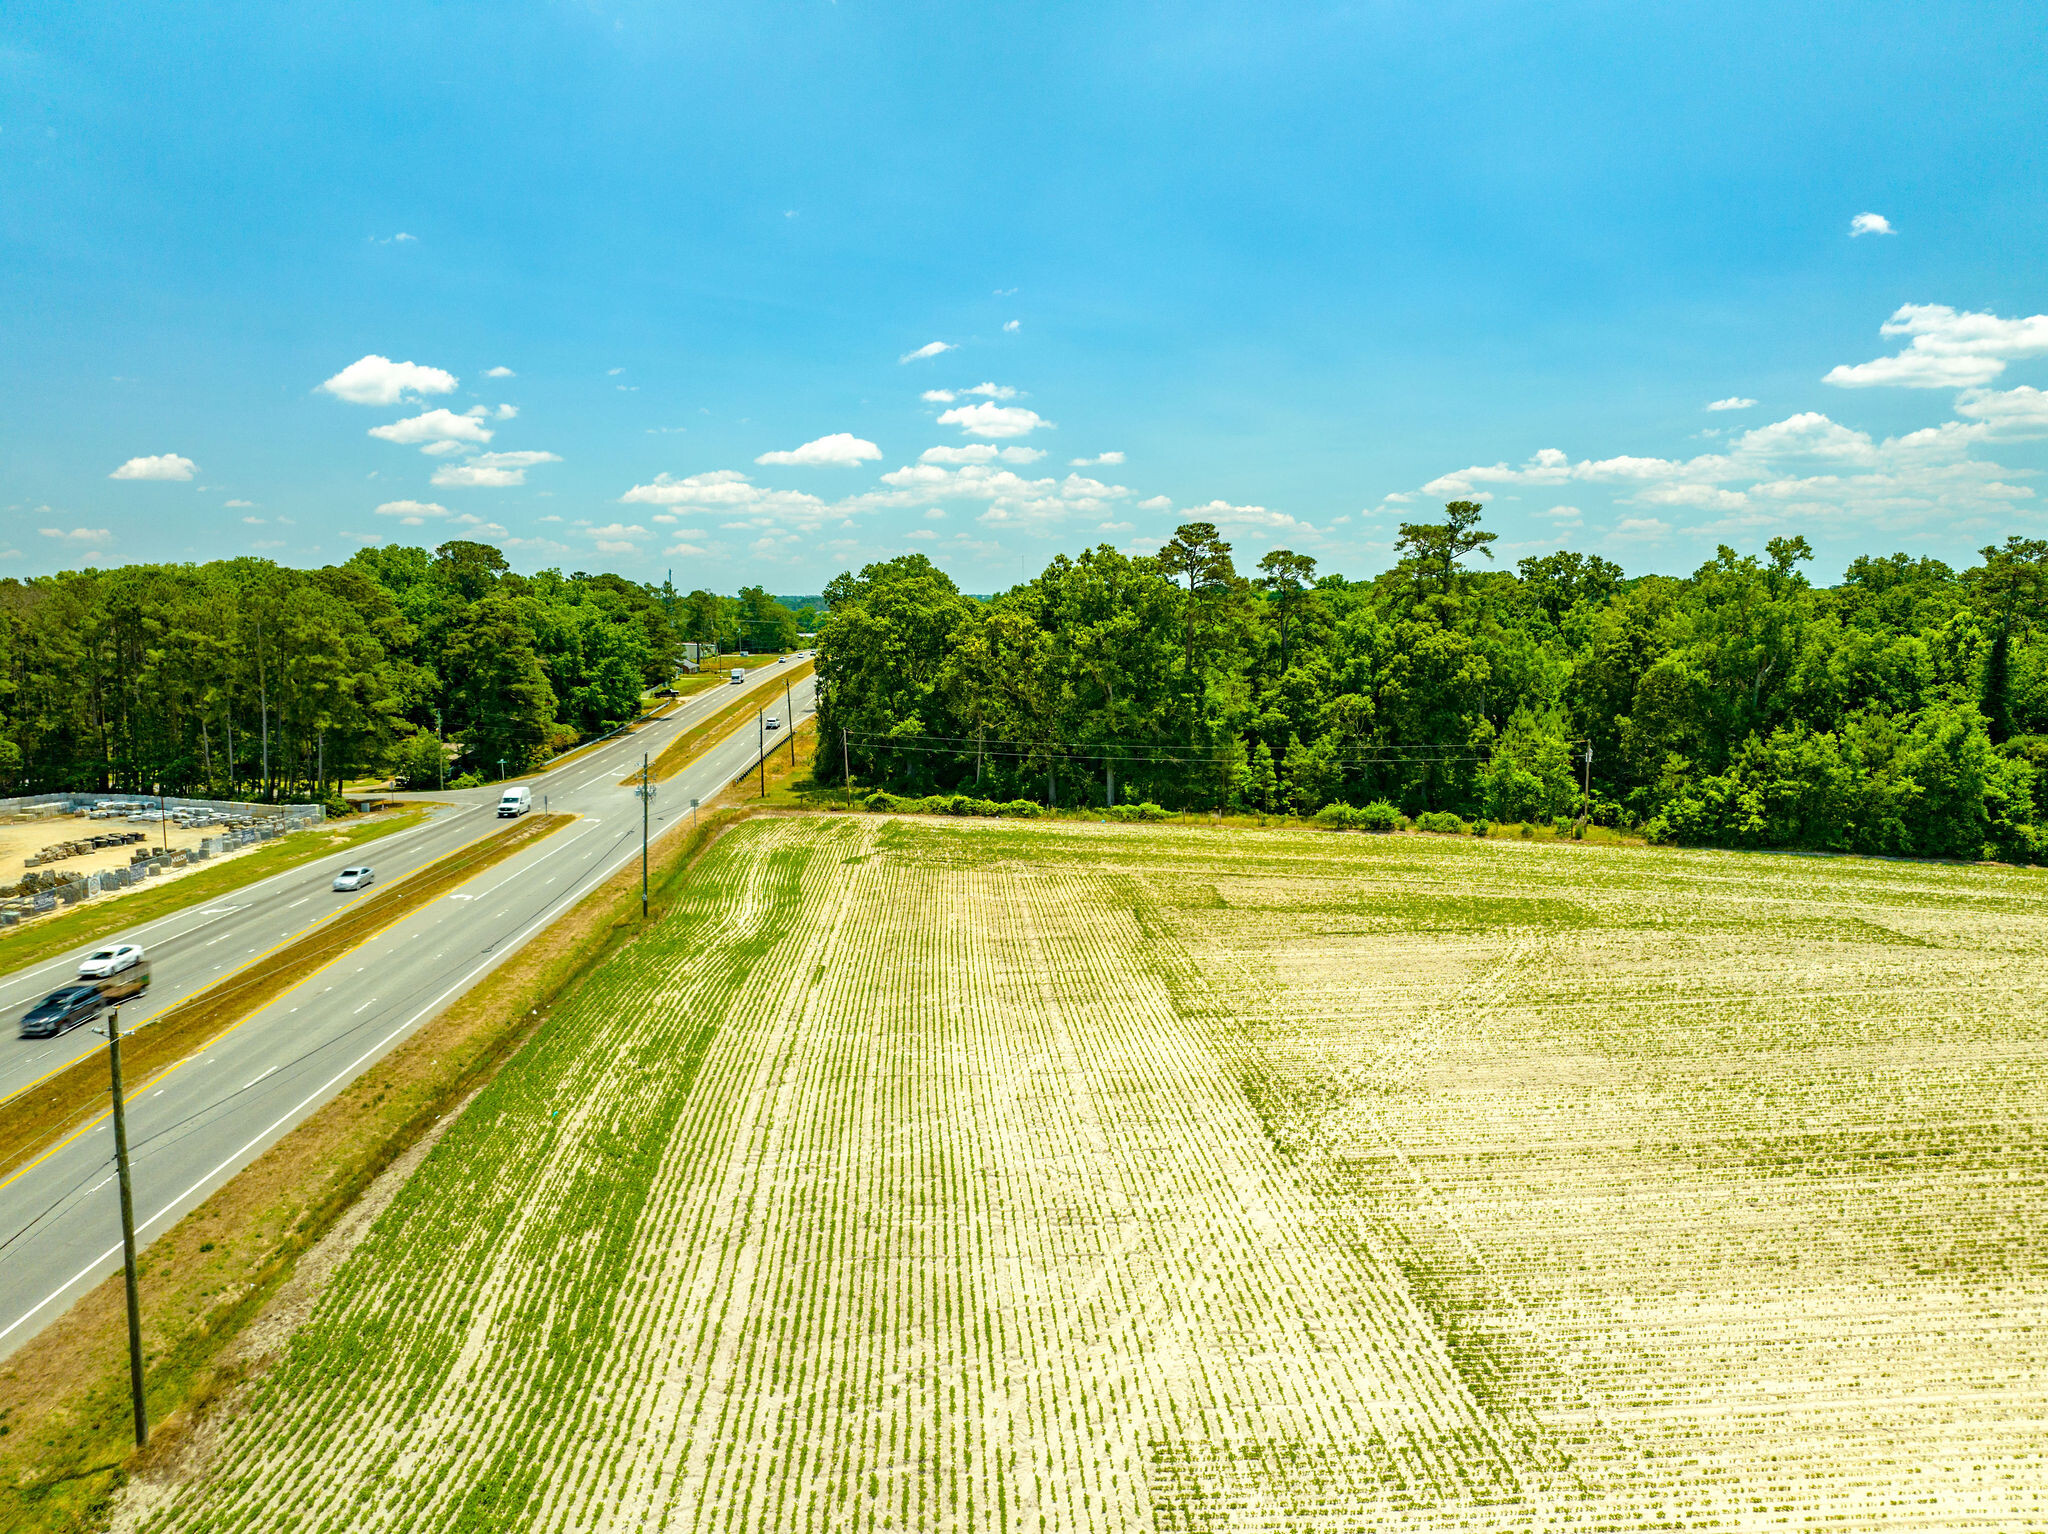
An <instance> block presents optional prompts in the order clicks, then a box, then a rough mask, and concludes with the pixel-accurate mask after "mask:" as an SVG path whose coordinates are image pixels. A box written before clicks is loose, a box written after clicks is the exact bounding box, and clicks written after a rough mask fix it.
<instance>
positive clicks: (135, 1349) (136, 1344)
mask: <svg viewBox="0 0 2048 1534" xmlns="http://www.w3.org/2000/svg"><path fill="white" fill-rule="evenodd" d="M107 1066H108V1069H109V1071H110V1072H111V1073H112V1076H113V1083H114V1164H115V1167H116V1169H117V1170H118V1171H119V1172H120V1175H121V1252H122V1255H123V1257H124V1258H125V1259H126V1269H127V1277H128V1391H129V1394H130V1395H131V1396H132V1397H133V1398H134V1402H135V1447H136V1448H138V1449H139V1448H142V1447H143V1446H144V1445H145V1444H147V1443H148V1442H149V1404H148V1403H147V1402H146V1401H145V1400H143V1397H142V1296H141V1294H140V1293H139V1291H138V1290H137V1289H136V1287H135V1192H134V1189H133V1188H132V1187H131V1186H130V1185H129V1180H128V1111H127V1106H126V1104H124V1103H123V1102H122V1101H121V1009H120V1008H119V1007H116V1008H114V1010H113V1011H111V1012H109V1013H108V1014H107Z"/></svg>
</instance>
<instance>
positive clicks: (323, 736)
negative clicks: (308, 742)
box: [314, 725, 327, 799]
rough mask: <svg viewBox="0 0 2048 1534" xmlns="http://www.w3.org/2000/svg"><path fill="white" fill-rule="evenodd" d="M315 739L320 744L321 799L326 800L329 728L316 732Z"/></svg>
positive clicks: (322, 727)
mask: <svg viewBox="0 0 2048 1534" xmlns="http://www.w3.org/2000/svg"><path fill="white" fill-rule="evenodd" d="M314 738H315V739H316V740H318V741H319V743H320V745H319V763H320V765H319V767H318V768H317V769H316V770H317V772H318V774H319V778H320V797H321V798H323V799H325V798H326V797H327V727H326V726H325V725H322V726H321V727H320V729H319V730H318V731H317V732H316V734H315V737H314Z"/></svg>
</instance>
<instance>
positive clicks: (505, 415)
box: [470, 405, 519, 421]
mask: <svg viewBox="0 0 2048 1534" xmlns="http://www.w3.org/2000/svg"><path fill="white" fill-rule="evenodd" d="M470 413H471V414H472V415H474V414H475V413H476V412H474V411H471V412H470ZM518 414H519V407H518V406H517V405H500V406H499V407H498V409H497V417H498V419H499V420H501V421H509V420H511V419H512V418H513V417H514V416H516V415H518Z"/></svg>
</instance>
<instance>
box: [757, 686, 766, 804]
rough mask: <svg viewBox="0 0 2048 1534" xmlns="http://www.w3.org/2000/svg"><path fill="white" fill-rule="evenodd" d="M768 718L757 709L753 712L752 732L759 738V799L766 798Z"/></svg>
mask: <svg viewBox="0 0 2048 1534" xmlns="http://www.w3.org/2000/svg"><path fill="white" fill-rule="evenodd" d="M767 718H768V716H767V715H766V714H764V713H762V712H761V710H759V709H758V708H757V709H755V710H754V731H755V733H756V734H758V735H759V736H760V737H761V744H760V751H761V793H760V796H759V797H761V798H763V799H765V798H767V797H768V725H767V723H766V721H767Z"/></svg>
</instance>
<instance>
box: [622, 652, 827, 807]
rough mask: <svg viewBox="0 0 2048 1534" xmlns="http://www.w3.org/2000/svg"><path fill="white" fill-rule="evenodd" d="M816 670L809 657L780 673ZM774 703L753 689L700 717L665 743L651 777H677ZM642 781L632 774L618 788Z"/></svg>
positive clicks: (794, 675) (789, 675) (785, 676)
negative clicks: (714, 743)
mask: <svg viewBox="0 0 2048 1534" xmlns="http://www.w3.org/2000/svg"><path fill="white" fill-rule="evenodd" d="M817 669H818V663H817V662H816V661H812V660H807V661H804V662H802V663H801V664H800V665H795V666H791V667H790V668H789V670H788V671H787V672H782V673H780V675H781V677H782V680H783V681H785V682H800V681H802V680H803V679H804V678H805V677H807V676H811V675H813V674H814V673H815V672H816V671H817ZM774 702H775V699H774V697H773V695H772V693H771V694H769V695H768V696H765V697H764V696H763V695H762V694H761V693H759V692H756V691H754V690H752V689H751V688H750V689H748V691H746V692H745V693H743V694H741V695H740V696H739V697H737V698H735V699H733V700H732V702H731V703H729V704H727V705H726V706H725V707H724V708H722V709H720V710H718V712H716V713H715V714H712V715H711V716H710V717H709V718H707V719H703V720H700V721H698V722H697V723H696V724H694V725H692V726H690V728H689V729H687V730H685V731H683V733H682V734H680V735H678V736H677V737H676V738H675V739H674V740H672V741H670V742H669V743H668V744H667V745H666V746H664V747H663V748H662V752H661V755H660V756H658V757H656V758H655V759H654V765H653V767H652V769H651V776H652V777H653V778H654V781H655V782H657V783H659V782H660V781H661V780H662V779H663V778H672V777H674V776H675V775H676V774H677V773H679V772H681V771H682V770H683V769H684V768H685V767H687V766H689V765H690V761H691V759H692V758H694V757H695V756H696V755H697V754H698V752H700V751H702V750H703V749H704V747H705V746H706V745H708V744H710V742H712V741H714V740H716V739H718V738H719V737H721V736H723V735H724V734H726V732H727V731H729V730H731V729H732V727H733V726H734V725H735V724H737V723H739V721H740V720H741V719H743V718H745V717H746V716H747V715H748V714H753V713H764V714H765V713H767V712H768V711H769V709H770V708H771V707H772V706H773V704H774ZM639 781H640V774H639V773H637V772H635V773H629V774H628V775H627V776H625V777H623V778H621V779H619V787H621V788H631V787H633V786H634V785H635V784H636V783H638V782H639Z"/></svg>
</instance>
